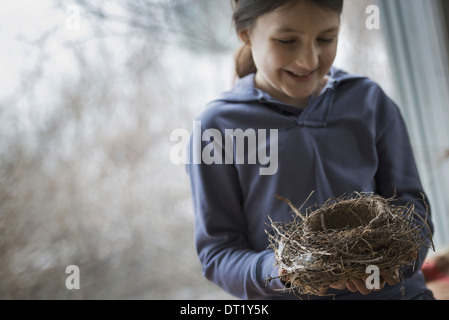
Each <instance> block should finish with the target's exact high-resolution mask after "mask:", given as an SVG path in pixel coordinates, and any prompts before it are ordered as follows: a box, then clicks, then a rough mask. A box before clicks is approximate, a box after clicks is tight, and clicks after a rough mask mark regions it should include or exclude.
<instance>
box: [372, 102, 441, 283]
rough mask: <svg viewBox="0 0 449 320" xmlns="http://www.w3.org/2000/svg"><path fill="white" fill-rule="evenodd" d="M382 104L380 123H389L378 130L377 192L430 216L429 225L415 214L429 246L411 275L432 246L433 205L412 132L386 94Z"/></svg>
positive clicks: (424, 216)
mask: <svg viewBox="0 0 449 320" xmlns="http://www.w3.org/2000/svg"><path fill="white" fill-rule="evenodd" d="M383 103H384V104H385V106H386V107H388V108H387V109H384V110H383V114H382V117H383V119H384V120H385V121H380V123H387V125H386V126H385V128H384V129H382V130H381V131H380V132H379V135H378V139H377V145H376V146H377V152H378V160H379V163H378V171H377V176H376V182H377V193H379V194H380V195H381V196H383V197H385V198H391V197H393V196H395V198H396V199H398V200H397V201H395V204H396V205H401V206H407V205H411V204H413V205H414V206H415V211H416V213H417V214H418V215H419V216H420V217H421V218H422V220H426V219H427V225H426V224H425V223H423V221H422V220H421V219H420V218H419V217H415V218H414V221H413V222H414V225H415V226H423V228H422V230H421V236H422V237H426V245H424V246H423V247H421V249H420V251H419V254H418V260H417V261H416V263H415V265H414V266H410V267H407V268H406V269H405V270H404V273H403V274H404V276H405V277H410V276H412V274H413V273H415V272H417V271H418V270H419V269H420V268H421V266H422V264H423V261H424V259H425V257H426V255H427V252H428V249H429V247H430V245H431V238H430V237H428V235H429V233H430V234H433V225H432V222H431V219H430V205H429V202H428V200H427V197H426V196H425V193H424V191H423V187H422V185H421V181H420V177H419V174H418V170H417V168H416V164H415V159H414V155H413V150H412V147H411V143H410V139H409V135H408V132H407V128H406V125H405V122H404V120H403V118H402V115H401V113H400V110H399V108H398V107H397V106H396V105H395V104H394V103H393V102H392V101H391V100H390V99H389V98H387V97H385V98H384V100H383Z"/></svg>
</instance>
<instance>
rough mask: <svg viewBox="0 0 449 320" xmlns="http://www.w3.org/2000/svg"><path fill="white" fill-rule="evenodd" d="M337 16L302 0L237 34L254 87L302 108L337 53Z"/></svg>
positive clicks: (338, 18) (324, 78)
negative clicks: (248, 56)
mask: <svg viewBox="0 0 449 320" xmlns="http://www.w3.org/2000/svg"><path fill="white" fill-rule="evenodd" d="M339 27H340V15H339V14H338V13H337V12H333V11H330V10H326V9H322V8H320V7H318V6H316V5H313V4H309V3H307V2H306V1H298V3H297V4H295V5H293V6H289V7H283V8H280V9H278V10H275V11H273V12H270V13H268V14H265V15H263V16H261V17H259V18H258V19H257V21H256V24H255V25H254V26H253V27H252V28H251V29H250V30H245V31H243V32H241V33H240V37H241V38H242V40H243V41H247V44H248V45H249V46H251V50H252V53H253V58H254V63H255V65H256V67H257V74H256V79H255V82H256V87H258V88H259V89H261V90H263V91H265V92H267V93H268V94H270V95H271V96H273V97H274V98H277V99H279V100H280V101H283V102H286V103H289V104H293V105H296V106H298V107H301V108H304V107H306V106H307V102H308V97H309V96H310V95H312V94H318V93H319V92H320V91H321V89H322V88H323V87H324V85H325V84H326V82H327V81H326V75H327V73H328V72H329V70H330V68H331V67H332V64H333V62H334V59H335V56H336V53H337V44H338V33H339Z"/></svg>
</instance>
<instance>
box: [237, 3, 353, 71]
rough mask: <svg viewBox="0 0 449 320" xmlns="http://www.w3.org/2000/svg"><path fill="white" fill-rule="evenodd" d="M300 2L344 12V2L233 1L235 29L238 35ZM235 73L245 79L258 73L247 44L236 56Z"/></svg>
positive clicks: (339, 12)
mask: <svg viewBox="0 0 449 320" xmlns="http://www.w3.org/2000/svg"><path fill="white" fill-rule="evenodd" d="M298 1H308V2H309V3H311V4H314V5H317V6H319V7H322V8H324V9H328V10H331V11H334V12H337V13H338V14H341V13H342V11H343V1H344V0H276V1H273V0H232V2H233V8H234V14H233V17H232V18H233V21H234V26H235V29H236V31H237V33H240V32H241V31H243V30H246V29H250V28H251V27H253V26H254V24H255V23H256V21H257V19H258V18H259V17H260V16H262V15H264V14H267V13H269V12H271V11H274V10H276V9H278V8H280V7H283V6H287V5H293V4H295V3H297V2H298ZM235 71H236V76H237V77H239V78H243V77H245V76H247V75H249V74H251V73H255V72H256V71H257V68H256V65H255V64H254V60H253V55H252V52H251V48H250V47H249V46H247V45H246V44H243V45H242V46H241V47H240V48H239V49H238V50H237V53H236V55H235Z"/></svg>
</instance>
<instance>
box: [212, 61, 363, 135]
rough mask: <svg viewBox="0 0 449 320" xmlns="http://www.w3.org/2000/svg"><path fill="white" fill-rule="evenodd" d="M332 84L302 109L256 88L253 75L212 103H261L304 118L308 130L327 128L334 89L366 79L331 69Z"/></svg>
mask: <svg viewBox="0 0 449 320" xmlns="http://www.w3.org/2000/svg"><path fill="white" fill-rule="evenodd" d="M328 76H329V80H328V82H327V84H326V86H325V87H324V88H323V90H322V91H321V93H320V94H319V95H318V96H313V95H312V96H310V97H309V103H308V106H307V108H305V109H301V108H298V107H296V106H293V105H291V104H287V103H285V102H281V101H279V100H278V99H276V98H274V97H272V96H270V95H269V94H268V93H266V92H264V91H262V90H260V89H258V88H256V87H255V84H254V78H255V74H254V73H253V74H250V75H248V76H246V77H244V78H241V79H238V80H237V81H236V83H235V85H234V86H233V88H232V89H231V90H230V91H227V92H224V93H222V94H221V95H220V96H219V97H218V98H217V99H216V100H214V101H213V102H214V103H215V102H224V103H245V104H246V103H262V104H266V105H269V106H270V107H272V108H274V109H277V110H278V111H280V112H286V113H290V114H297V115H301V117H300V118H301V119H298V120H299V121H302V124H303V125H305V126H313V127H315V126H317V127H322V126H326V123H327V115H328V114H329V111H330V109H331V108H332V104H333V101H334V96H335V89H336V88H337V87H338V86H340V85H341V84H343V83H346V82H348V81H354V80H357V79H366V77H363V76H359V75H351V74H348V73H347V72H345V71H343V70H341V69H338V68H336V67H332V68H331V69H330V71H329V73H328Z"/></svg>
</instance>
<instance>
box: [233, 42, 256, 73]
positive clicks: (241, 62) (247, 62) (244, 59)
mask: <svg viewBox="0 0 449 320" xmlns="http://www.w3.org/2000/svg"><path fill="white" fill-rule="evenodd" d="M256 71H257V68H256V65H255V63H254V60H253V54H252V52H251V47H249V46H247V45H245V44H244V45H242V46H241V47H240V48H239V49H238V50H237V52H236V54H235V72H236V76H237V77H238V78H243V77H246V76H247V75H249V74H251V73H256Z"/></svg>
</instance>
